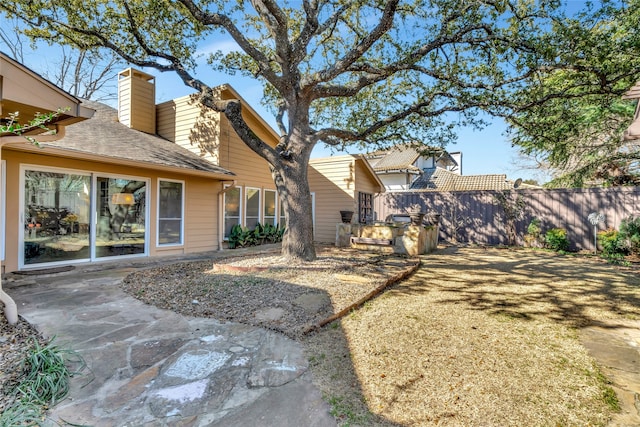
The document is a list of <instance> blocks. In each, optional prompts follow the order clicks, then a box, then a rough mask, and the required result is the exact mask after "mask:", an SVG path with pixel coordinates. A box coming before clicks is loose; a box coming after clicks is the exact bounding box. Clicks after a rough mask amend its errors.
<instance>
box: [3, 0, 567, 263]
mask: <svg viewBox="0 0 640 427" xmlns="http://www.w3.org/2000/svg"><path fill="white" fill-rule="evenodd" d="M558 6H559V5H558V2H557V1H555V0H549V1H544V0H543V1H536V2H532V1H528V0H471V1H470V0H355V1H353V0H302V1H299V0H295V1H294V0H292V1H286V0H282V1H276V0H251V1H242V0H238V1H226V0H214V1H197V0H180V1H166V0H154V1H141V0H126V1H123V0H95V1H91V2H86V1H77V0H18V1H14V2H3V3H2V4H0V9H2V10H4V11H5V12H6V13H8V14H9V15H11V16H16V17H20V18H21V19H24V20H25V22H26V23H27V24H28V25H29V26H30V28H29V29H28V31H27V33H28V34H29V35H30V36H32V37H34V38H38V39H43V40H48V41H50V42H54V43H58V42H59V43H63V44H70V45H73V46H75V47H78V48H80V49H94V48H107V49H110V50H112V51H113V52H115V53H116V54H117V55H118V56H120V57H121V58H123V59H124V60H125V61H127V62H129V63H131V64H134V65H137V66H140V67H153V68H155V69H157V70H160V71H172V72H175V73H177V74H178V75H179V76H180V78H181V79H182V81H183V82H184V83H185V85H187V86H189V87H192V88H193V89H195V90H196V91H198V92H199V93H200V100H201V102H202V103H203V104H204V105H205V106H207V107H210V108H214V109H216V110H217V111H221V112H224V114H225V115H226V117H227V118H228V119H229V121H230V122H231V124H232V125H233V127H234V129H235V130H236V132H237V133H238V135H239V136H240V137H241V138H242V140H243V141H244V142H245V143H246V144H247V145H248V146H249V147H250V148H251V149H252V150H254V151H255V152H256V153H258V154H259V155H260V156H262V157H263V158H264V159H265V160H266V161H267V162H268V163H269V164H270V165H271V167H272V170H273V174H274V182H275V183H276V186H277V189H278V193H279V195H280V197H281V199H282V202H283V205H284V207H285V217H286V221H287V224H286V225H287V232H286V234H285V236H284V240H283V253H284V254H285V255H287V256H290V257H292V258H299V259H305V260H310V259H313V258H314V257H315V251H314V249H313V244H312V243H311V242H312V241H313V232H312V216H311V199H310V192H309V186H308V180H307V175H306V174H307V167H308V161H309V157H310V154H311V150H312V149H313V147H314V146H315V145H316V144H317V143H319V142H322V143H325V144H329V145H332V146H335V147H346V146H348V145H351V144H359V145H360V146H362V147H365V146H371V145H376V146H380V145H382V146H384V145H390V144H394V143H398V142H409V143H427V144H429V145H445V144H446V143H447V142H449V141H451V140H453V139H454V138H455V130H456V126H458V125H462V124H472V125H480V124H481V123H480V121H479V120H477V116H476V113H477V112H479V111H481V110H486V111H489V112H492V113H494V114H496V113H499V114H506V111H507V110H508V109H510V108H512V107H513V106H512V102H513V94H514V93H515V92H516V91H518V90H522V89H523V84H524V82H525V81H527V80H528V79H529V80H530V79H531V78H534V76H536V72H538V71H539V70H540V69H541V67H542V66H544V65H546V62H545V61H547V60H548V58H550V57H551V56H552V55H550V54H549V51H548V49H547V44H545V41H546V39H545V37H543V35H544V34H546V32H547V30H548V29H549V28H550V26H551V21H550V19H551V18H552V17H554V16H555V17H556V18H557V19H560V18H559V15H558V14H557V10H558V9H557V8H558ZM216 38H226V39H231V40H232V41H233V43H234V45H235V46H236V47H235V49H233V50H232V51H231V52H228V53H223V52H220V51H218V52H214V53H213V54H210V55H208V56H207V57H206V58H202V56H201V54H200V50H199V49H200V48H201V47H202V46H203V44H204V43H205V42H207V41H211V40H216ZM226 39H225V40H226ZM204 59H206V61H207V64H208V66H210V67H213V68H214V69H224V70H226V71H229V72H241V73H245V74H247V75H251V76H253V77H255V78H256V79H258V80H260V81H261V82H263V84H264V94H265V101H266V103H267V104H268V105H269V106H271V107H272V109H273V112H274V114H275V117H276V121H277V123H278V130H279V132H280V135H281V139H280V143H279V144H278V145H277V147H270V146H268V145H267V144H265V143H264V142H263V141H260V140H259V139H258V138H257V137H256V136H255V134H253V132H251V129H249V127H248V126H247V124H246V123H245V122H244V121H243V119H242V116H241V114H240V108H241V104H240V102H239V101H233V100H232V101H224V102H223V101H220V100H217V99H215V97H214V91H213V88H212V84H211V82H205V81H203V80H201V79H200V78H199V77H198V75H199V74H198V68H199V67H200V66H201V61H202V60H204Z"/></svg>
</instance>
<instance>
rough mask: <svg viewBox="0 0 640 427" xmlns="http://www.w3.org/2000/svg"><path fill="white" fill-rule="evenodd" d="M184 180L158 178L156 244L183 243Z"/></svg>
mask: <svg viewBox="0 0 640 427" xmlns="http://www.w3.org/2000/svg"><path fill="white" fill-rule="evenodd" d="M183 217H184V182H182V181H170V180H162V179H161V180H158V246H165V245H182V244H183V243H184V240H183V236H184V218H183Z"/></svg>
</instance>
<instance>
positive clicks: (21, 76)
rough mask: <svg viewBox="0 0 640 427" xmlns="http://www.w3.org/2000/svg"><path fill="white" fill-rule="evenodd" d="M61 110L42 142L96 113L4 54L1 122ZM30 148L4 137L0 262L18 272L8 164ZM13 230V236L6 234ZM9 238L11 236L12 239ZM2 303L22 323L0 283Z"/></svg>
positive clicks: (15, 194)
mask: <svg viewBox="0 0 640 427" xmlns="http://www.w3.org/2000/svg"><path fill="white" fill-rule="evenodd" d="M59 108H65V109H66V110H65V111H64V112H63V113H62V114H60V115H59V116H57V117H55V118H53V119H52V120H51V121H50V122H49V123H48V124H47V127H48V129H49V130H52V131H53V130H55V131H56V132H55V134H51V133H50V132H47V134H46V135H40V136H38V139H39V140H40V141H52V140H55V139H57V138H61V137H62V136H64V134H65V129H66V126H69V125H72V124H74V123H78V122H81V121H83V120H86V119H88V118H89V117H91V116H92V115H93V113H94V112H93V111H92V110H90V109H88V108H85V107H84V106H83V105H81V101H80V100H79V99H77V98H75V97H73V96H71V95H70V94H68V93H66V92H65V91H63V90H62V89H60V88H59V87H57V86H55V85H53V84H51V83H50V82H48V81H46V80H45V79H43V78H42V77H40V76H39V75H38V74H36V73H34V72H33V71H31V70H29V69H28V68H26V67H25V66H23V65H22V64H20V63H18V62H16V61H14V60H13V59H11V58H9V57H8V56H7V55H5V54H4V53H2V52H0V120H2V123H3V124H8V121H10V119H8V116H9V114H13V113H16V112H18V113H19V116H18V120H19V123H21V124H25V123H28V122H29V121H30V120H32V119H33V118H34V117H35V116H36V115H37V113H38V112H42V113H46V112H53V111H56V110H58V109H59ZM44 132H45V130H43V129H40V128H36V129H34V130H32V131H29V132H27V133H26V134H28V135H30V136H34V137H35V136H37V135H39V134H42V133H44ZM11 146H16V147H30V146H31V144H30V143H29V142H27V140H25V138H24V137H23V136H18V135H14V134H12V133H9V132H7V133H0V150H1V151H0V159H1V160H0V259H1V260H2V261H3V263H2V264H3V271H2V273H4V262H5V260H6V259H11V260H12V261H11V269H15V268H16V263H15V255H16V249H17V234H18V232H17V230H18V229H20V228H22V224H19V223H18V217H17V210H18V208H17V206H18V199H19V195H20V191H19V189H18V185H17V183H18V181H17V174H16V170H17V169H18V168H19V165H18V164H14V162H13V161H7V160H5V155H7V157H10V156H11V152H12V151H11V149H9V148H8V147H11ZM7 230H9V231H10V233H6V231H7ZM7 234H11V237H8V236H7ZM0 301H2V304H3V305H4V312H5V315H6V316H7V320H8V321H9V323H10V324H15V323H16V322H17V321H18V313H17V307H16V304H15V302H14V301H13V300H12V299H11V297H9V295H7V294H6V293H5V292H4V291H3V290H2V282H1V281H0Z"/></svg>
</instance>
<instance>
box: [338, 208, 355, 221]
mask: <svg viewBox="0 0 640 427" xmlns="http://www.w3.org/2000/svg"><path fill="white" fill-rule="evenodd" d="M340 217H341V218H342V222H343V223H345V224H350V223H351V219H352V218H353V211H340Z"/></svg>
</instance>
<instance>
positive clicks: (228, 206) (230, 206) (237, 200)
mask: <svg viewBox="0 0 640 427" xmlns="http://www.w3.org/2000/svg"><path fill="white" fill-rule="evenodd" d="M227 187H228V186H227ZM240 212H242V188H240V187H234V188H232V189H230V190H228V191H226V192H225V193H224V238H225V239H228V238H229V234H231V229H232V228H233V226H234V225H236V224H240Z"/></svg>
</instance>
